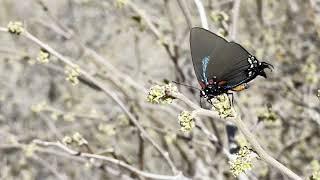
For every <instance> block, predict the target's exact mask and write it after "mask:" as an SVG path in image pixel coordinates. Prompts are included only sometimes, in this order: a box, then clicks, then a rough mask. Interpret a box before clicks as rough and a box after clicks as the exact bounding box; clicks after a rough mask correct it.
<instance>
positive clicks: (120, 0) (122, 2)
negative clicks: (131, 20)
mask: <svg viewBox="0 0 320 180" xmlns="http://www.w3.org/2000/svg"><path fill="white" fill-rule="evenodd" d="M127 3H128V0H116V2H115V6H116V7H117V8H123V7H124V6H125V5H126V4H127Z"/></svg>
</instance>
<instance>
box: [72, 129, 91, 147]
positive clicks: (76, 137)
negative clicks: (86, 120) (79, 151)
mask: <svg viewBox="0 0 320 180" xmlns="http://www.w3.org/2000/svg"><path fill="white" fill-rule="evenodd" d="M72 140H73V141H74V142H76V143H78V145H79V146H81V145H84V144H88V141H87V140H86V139H85V138H84V137H83V136H82V135H81V134H80V133H79V132H76V133H74V134H73V135H72Z"/></svg>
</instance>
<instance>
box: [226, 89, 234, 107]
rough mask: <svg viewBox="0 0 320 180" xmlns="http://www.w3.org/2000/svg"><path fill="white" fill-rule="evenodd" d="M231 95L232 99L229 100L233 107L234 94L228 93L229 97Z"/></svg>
mask: <svg viewBox="0 0 320 180" xmlns="http://www.w3.org/2000/svg"><path fill="white" fill-rule="evenodd" d="M229 95H231V98H229V101H230V105H231V106H232V105H233V103H234V96H233V93H229V92H227V96H229Z"/></svg>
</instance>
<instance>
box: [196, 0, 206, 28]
mask: <svg viewBox="0 0 320 180" xmlns="http://www.w3.org/2000/svg"><path fill="white" fill-rule="evenodd" d="M194 2H195V4H196V6H197V9H198V12H199V15H200V19H201V24H202V27H203V28H204V29H209V25H208V21H207V16H206V11H205V10H204V7H203V4H202V2H201V0H194Z"/></svg>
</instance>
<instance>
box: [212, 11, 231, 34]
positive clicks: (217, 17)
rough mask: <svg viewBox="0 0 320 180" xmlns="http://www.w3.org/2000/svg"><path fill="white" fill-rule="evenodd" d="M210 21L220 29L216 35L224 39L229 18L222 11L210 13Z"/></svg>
mask: <svg viewBox="0 0 320 180" xmlns="http://www.w3.org/2000/svg"><path fill="white" fill-rule="evenodd" d="M210 18H211V20H212V21H213V22H214V23H216V24H217V26H219V27H220V28H219V29H218V33H217V34H218V35H220V36H222V37H226V36H227V35H228V23H229V19H230V18H229V16H228V14H226V13H225V12H224V11H212V12H211V15H210Z"/></svg>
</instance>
